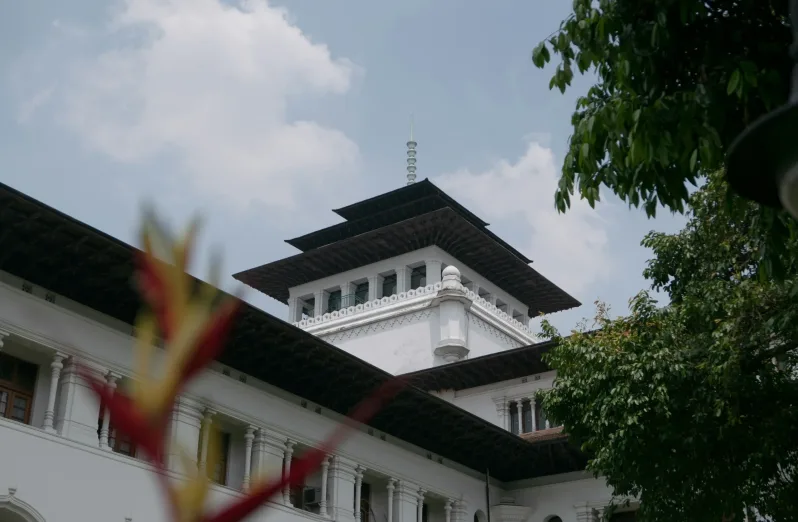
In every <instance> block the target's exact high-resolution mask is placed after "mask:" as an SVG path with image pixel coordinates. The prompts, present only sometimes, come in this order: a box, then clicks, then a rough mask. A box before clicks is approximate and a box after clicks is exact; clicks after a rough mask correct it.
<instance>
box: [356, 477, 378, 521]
mask: <svg viewBox="0 0 798 522" xmlns="http://www.w3.org/2000/svg"><path fill="white" fill-rule="evenodd" d="M371 520H372V517H371V485H370V484H368V483H366V482H363V483H361V485H360V522H371ZM375 520H376V518H375Z"/></svg>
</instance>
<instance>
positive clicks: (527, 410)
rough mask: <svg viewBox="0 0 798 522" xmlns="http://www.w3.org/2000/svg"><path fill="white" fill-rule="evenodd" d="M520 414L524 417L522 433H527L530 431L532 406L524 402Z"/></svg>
mask: <svg viewBox="0 0 798 522" xmlns="http://www.w3.org/2000/svg"><path fill="white" fill-rule="evenodd" d="M521 413H522V414H523V417H524V419H523V420H524V433H529V432H530V431H532V404H531V403H529V402H524V405H523V407H522V409H521Z"/></svg>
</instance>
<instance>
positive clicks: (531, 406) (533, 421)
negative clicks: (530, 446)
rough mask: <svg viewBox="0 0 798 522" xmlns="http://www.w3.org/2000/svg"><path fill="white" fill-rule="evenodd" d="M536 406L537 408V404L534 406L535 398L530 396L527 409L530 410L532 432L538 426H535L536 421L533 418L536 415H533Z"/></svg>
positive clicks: (536, 429)
mask: <svg viewBox="0 0 798 522" xmlns="http://www.w3.org/2000/svg"><path fill="white" fill-rule="evenodd" d="M536 408H537V406H535V398H534V397H531V398H530V399H529V409H530V410H532V432H533V433H534V432H536V431H538V426H537V424H538V421H537V419H536V418H535V417H536V415H535V410H536Z"/></svg>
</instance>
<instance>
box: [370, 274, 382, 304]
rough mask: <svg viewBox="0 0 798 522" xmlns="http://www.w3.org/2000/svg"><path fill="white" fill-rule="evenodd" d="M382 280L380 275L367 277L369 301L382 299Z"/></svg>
mask: <svg viewBox="0 0 798 522" xmlns="http://www.w3.org/2000/svg"><path fill="white" fill-rule="evenodd" d="M383 279H384V278H383V277H382V276H381V275H373V276H369V301H374V300H375V299H381V298H382V283H383Z"/></svg>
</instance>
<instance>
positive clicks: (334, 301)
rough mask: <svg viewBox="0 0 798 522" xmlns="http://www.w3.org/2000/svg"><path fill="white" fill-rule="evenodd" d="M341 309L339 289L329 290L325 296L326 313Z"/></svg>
mask: <svg viewBox="0 0 798 522" xmlns="http://www.w3.org/2000/svg"><path fill="white" fill-rule="evenodd" d="M340 309H341V291H340V290H336V291H334V292H330V296H329V297H328V298H327V313H328V314H329V313H332V312H337V311H338V310H340Z"/></svg>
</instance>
